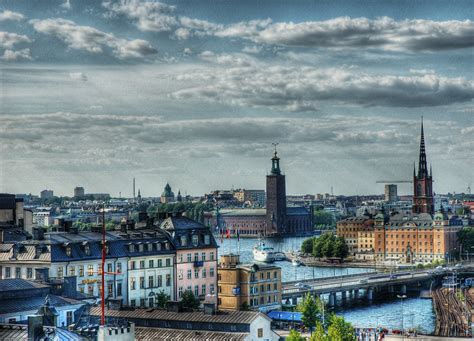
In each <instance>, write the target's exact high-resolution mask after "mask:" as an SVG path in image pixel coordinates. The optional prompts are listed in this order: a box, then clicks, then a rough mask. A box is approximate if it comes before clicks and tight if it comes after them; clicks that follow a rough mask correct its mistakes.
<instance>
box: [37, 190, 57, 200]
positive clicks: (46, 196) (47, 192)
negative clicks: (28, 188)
mask: <svg viewBox="0 0 474 341" xmlns="http://www.w3.org/2000/svg"><path fill="white" fill-rule="evenodd" d="M53 196H54V193H53V191H52V190H50V189H45V190H43V191H41V192H40V198H41V199H50V198H52V197H53Z"/></svg>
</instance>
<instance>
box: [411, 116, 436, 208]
mask: <svg viewBox="0 0 474 341" xmlns="http://www.w3.org/2000/svg"><path fill="white" fill-rule="evenodd" d="M432 175H433V173H432V170H431V166H430V172H429V174H428V166H427V163H426V150H425V136H424V132H423V118H421V137H420V157H419V160H418V174H416V172H415V167H413V213H429V214H434V198H433V176H432Z"/></svg>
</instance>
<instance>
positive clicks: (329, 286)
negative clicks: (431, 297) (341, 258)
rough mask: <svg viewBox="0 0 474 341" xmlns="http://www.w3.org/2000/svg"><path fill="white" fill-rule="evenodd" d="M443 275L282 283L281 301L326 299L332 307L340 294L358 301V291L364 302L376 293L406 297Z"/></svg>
mask: <svg viewBox="0 0 474 341" xmlns="http://www.w3.org/2000/svg"><path fill="white" fill-rule="evenodd" d="M443 275H445V272H444V271H440V272H435V271H427V270H421V271H409V272H407V271H403V272H394V273H392V274H387V273H378V272H370V273H363V274H352V275H343V276H335V277H330V278H327V277H325V278H318V279H308V280H301V281H290V282H284V283H282V299H283V301H284V302H285V301H286V302H288V303H290V302H291V303H292V304H296V302H297V300H298V298H301V297H303V296H304V295H306V294H307V293H310V294H312V295H318V296H319V295H324V294H328V295H329V305H331V306H332V305H334V304H335V300H336V294H337V293H341V294H342V297H343V298H344V297H346V294H347V293H349V294H351V295H354V296H355V297H357V295H358V294H359V290H360V289H363V290H364V291H365V292H366V294H367V299H368V300H369V301H370V300H372V299H373V294H374V293H375V292H378V291H382V290H387V291H388V292H392V293H393V292H399V293H402V294H405V293H406V290H407V285H419V284H421V283H426V282H431V281H432V280H436V279H437V278H439V277H441V276H443Z"/></svg>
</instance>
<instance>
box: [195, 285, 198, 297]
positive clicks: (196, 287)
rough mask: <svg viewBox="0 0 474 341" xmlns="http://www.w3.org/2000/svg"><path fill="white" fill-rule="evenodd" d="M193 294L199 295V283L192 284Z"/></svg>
mask: <svg viewBox="0 0 474 341" xmlns="http://www.w3.org/2000/svg"><path fill="white" fill-rule="evenodd" d="M194 296H196V297H198V296H199V285H195V286H194Z"/></svg>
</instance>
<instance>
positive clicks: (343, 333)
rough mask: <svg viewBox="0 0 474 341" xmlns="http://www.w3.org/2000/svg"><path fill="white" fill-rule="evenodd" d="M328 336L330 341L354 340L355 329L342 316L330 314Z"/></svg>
mask: <svg viewBox="0 0 474 341" xmlns="http://www.w3.org/2000/svg"><path fill="white" fill-rule="evenodd" d="M328 336H329V337H330V339H331V341H355V340H356V336H355V330H354V328H353V327H352V325H351V324H350V323H349V322H346V321H345V320H344V318H343V317H342V316H336V315H332V316H331V318H330V320H329V327H328Z"/></svg>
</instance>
